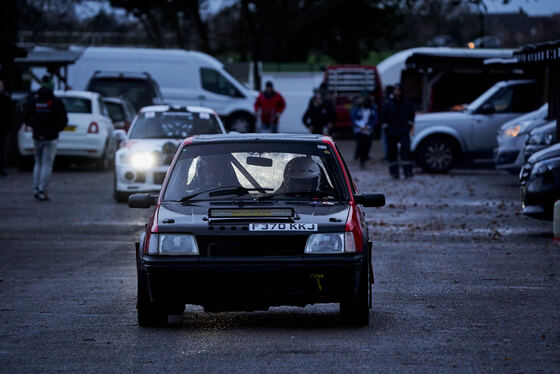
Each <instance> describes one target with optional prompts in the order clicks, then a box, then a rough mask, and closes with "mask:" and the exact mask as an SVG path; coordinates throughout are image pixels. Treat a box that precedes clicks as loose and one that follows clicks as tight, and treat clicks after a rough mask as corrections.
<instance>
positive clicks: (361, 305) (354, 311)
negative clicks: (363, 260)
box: [340, 264, 371, 326]
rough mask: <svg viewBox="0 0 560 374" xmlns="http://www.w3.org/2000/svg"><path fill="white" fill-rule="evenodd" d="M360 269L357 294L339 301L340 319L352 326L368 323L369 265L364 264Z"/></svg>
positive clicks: (369, 295)
mask: <svg viewBox="0 0 560 374" xmlns="http://www.w3.org/2000/svg"><path fill="white" fill-rule="evenodd" d="M362 269H363V271H362V274H361V278H360V286H359V288H358V293H357V295H356V296H355V297H354V298H351V299H348V300H344V301H342V302H341V303H340V317H341V318H342V321H343V322H344V323H346V324H348V325H352V326H367V325H368V323H369V305H370V297H371V292H370V291H371V284H370V278H369V277H370V273H369V266H367V264H366V265H364V267H363V268H362Z"/></svg>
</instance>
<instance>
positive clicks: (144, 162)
mask: <svg viewBox="0 0 560 374" xmlns="http://www.w3.org/2000/svg"><path fill="white" fill-rule="evenodd" d="M129 160H130V165H132V167H133V168H135V169H150V168H152V167H154V165H155V163H156V158H155V157H154V155H153V154H152V153H150V152H137V153H133V154H132V155H130V158H129Z"/></svg>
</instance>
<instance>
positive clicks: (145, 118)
mask: <svg viewBox="0 0 560 374" xmlns="http://www.w3.org/2000/svg"><path fill="white" fill-rule="evenodd" d="M221 133H222V129H221V127H220V125H219V123H218V120H217V119H216V116H214V115H213V114H210V113H192V112H151V111H150V112H144V113H142V114H140V116H139V117H138V118H137V119H136V121H135V123H134V126H133V127H132V129H131V133H130V136H129V138H130V139H166V138H170V139H184V138H188V137H189V136H193V135H199V134H200V135H202V134H221Z"/></svg>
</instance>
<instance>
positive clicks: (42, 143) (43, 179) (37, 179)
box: [33, 139, 58, 193]
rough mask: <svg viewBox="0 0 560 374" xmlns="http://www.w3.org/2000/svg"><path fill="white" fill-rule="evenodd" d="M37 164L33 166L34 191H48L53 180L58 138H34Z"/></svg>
mask: <svg viewBox="0 0 560 374" xmlns="http://www.w3.org/2000/svg"><path fill="white" fill-rule="evenodd" d="M33 143H34V144H35V166H34V167H33V192H35V193H37V192H39V191H42V192H47V187H48V185H49V181H50V180H51V174H52V168H53V163H54V156H55V154H56V145H57V144H58V140H57V139H55V140H33Z"/></svg>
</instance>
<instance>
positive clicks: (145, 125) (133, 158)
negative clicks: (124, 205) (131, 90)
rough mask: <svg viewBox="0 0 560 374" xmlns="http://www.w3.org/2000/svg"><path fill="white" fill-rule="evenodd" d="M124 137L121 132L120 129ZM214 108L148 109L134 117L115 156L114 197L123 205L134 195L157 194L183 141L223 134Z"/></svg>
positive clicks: (172, 107) (157, 107) (169, 107)
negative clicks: (188, 138)
mask: <svg viewBox="0 0 560 374" xmlns="http://www.w3.org/2000/svg"><path fill="white" fill-rule="evenodd" d="M117 132H118V133H119V134H122V136H124V132H122V130H120V131H119V130H117ZM223 133H225V129H224V126H223V124H222V122H221V120H220V118H219V117H218V115H217V114H216V112H214V111H213V110H212V109H208V108H202V107H180V106H169V105H158V106H148V107H144V108H142V109H141V110H140V112H139V113H138V115H137V116H136V117H135V118H134V120H133V122H132V124H131V125H130V129H129V131H128V134H127V135H126V136H124V138H123V139H122V141H121V147H120V149H119V150H118V151H117V153H116V156H115V176H114V196H115V199H116V200H117V201H120V202H124V201H126V199H127V198H128V196H129V195H130V194H131V193H133V192H157V191H159V189H160V188H161V184H162V183H163V179H164V177H165V173H166V172H167V168H168V167H169V165H170V164H171V160H173V156H174V155H175V151H177V147H178V146H179V145H180V144H181V142H182V141H183V140H184V139H185V138H187V137H189V136H193V135H196V134H223Z"/></svg>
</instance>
